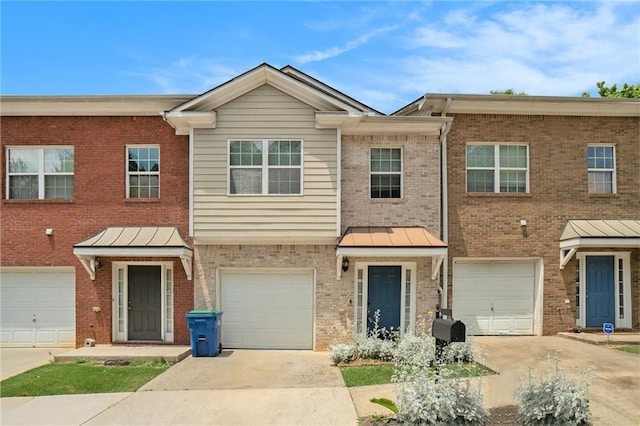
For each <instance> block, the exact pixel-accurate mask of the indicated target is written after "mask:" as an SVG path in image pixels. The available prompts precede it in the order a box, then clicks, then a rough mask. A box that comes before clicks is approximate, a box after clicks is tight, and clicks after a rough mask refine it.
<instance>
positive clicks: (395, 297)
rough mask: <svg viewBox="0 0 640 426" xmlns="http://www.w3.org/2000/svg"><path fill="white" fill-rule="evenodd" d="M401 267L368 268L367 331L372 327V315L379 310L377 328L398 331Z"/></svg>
mask: <svg viewBox="0 0 640 426" xmlns="http://www.w3.org/2000/svg"><path fill="white" fill-rule="evenodd" d="M401 291H402V267H401V266H369V290H368V294H369V300H368V303H367V331H371V329H372V328H373V327H374V324H373V322H374V314H375V312H376V311H377V310H378V309H379V310H380V319H379V321H378V328H383V327H384V328H386V329H387V331H391V329H392V328H393V330H394V331H398V330H399V329H400V297H401Z"/></svg>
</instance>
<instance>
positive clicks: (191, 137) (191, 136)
mask: <svg viewBox="0 0 640 426" xmlns="http://www.w3.org/2000/svg"><path fill="white" fill-rule="evenodd" d="M194 139H195V130H194V129H193V128H191V129H189V236H191V237H192V238H193V146H194ZM194 241H195V238H194Z"/></svg>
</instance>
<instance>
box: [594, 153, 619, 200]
mask: <svg viewBox="0 0 640 426" xmlns="http://www.w3.org/2000/svg"><path fill="white" fill-rule="evenodd" d="M597 147H602V148H611V150H612V152H613V168H599V167H589V148H597ZM616 162H617V161H616V146H615V145H614V144H610V143H609V144H606V143H590V144H588V145H587V191H588V192H589V194H616V193H617V192H618V190H617V185H616V180H617V179H616ZM591 172H599V173H602V172H604V173H611V192H593V191H591V190H590V189H589V173H591Z"/></svg>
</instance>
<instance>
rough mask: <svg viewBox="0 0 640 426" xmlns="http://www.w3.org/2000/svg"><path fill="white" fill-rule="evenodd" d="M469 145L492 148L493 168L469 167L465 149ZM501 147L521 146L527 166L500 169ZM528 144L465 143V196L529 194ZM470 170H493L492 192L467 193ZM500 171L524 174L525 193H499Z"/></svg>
mask: <svg viewBox="0 0 640 426" xmlns="http://www.w3.org/2000/svg"><path fill="white" fill-rule="evenodd" d="M470 145H485V146H487V145H490V146H493V158H494V164H493V167H469V164H468V157H467V147H469V146H470ZM501 146H523V147H525V148H526V149H527V166H526V167H524V168H523V167H501V165H500V147H501ZM529 151H530V150H529V144H527V143H520V142H467V144H466V145H465V149H464V161H465V174H464V176H465V192H466V193H467V194H507V195H516V194H529V193H530V188H529V174H530V173H529V167H530V161H529ZM470 170H485V171H489V170H493V191H492V192H482V191H473V192H469V182H468V180H469V171H470ZM501 171H518V172H522V171H524V172H525V192H501V191H500V172H501Z"/></svg>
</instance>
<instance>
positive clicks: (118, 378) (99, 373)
mask: <svg viewBox="0 0 640 426" xmlns="http://www.w3.org/2000/svg"><path fill="white" fill-rule="evenodd" d="M167 368H169V365H168V364H165V363H160V362H136V361H134V362H132V363H131V364H129V365H126V366H105V365H103V364H102V363H97V362H81V363H70V364H48V365H43V366H42V367H38V368H34V369H33V370H29V371H27V372H25V373H22V374H19V375H17V376H14V377H10V378H8V379H6V380H3V381H2V382H0V397H3V398H5V397H12V396H41V395H66V394H85V393H111V392H134V391H136V390H138V389H139V388H140V387H142V385H144V384H146V383H147V382H149V381H150V380H151V379H153V378H154V377H156V376H157V375H159V374H160V373H162V372H164V371H166V370H167Z"/></svg>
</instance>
